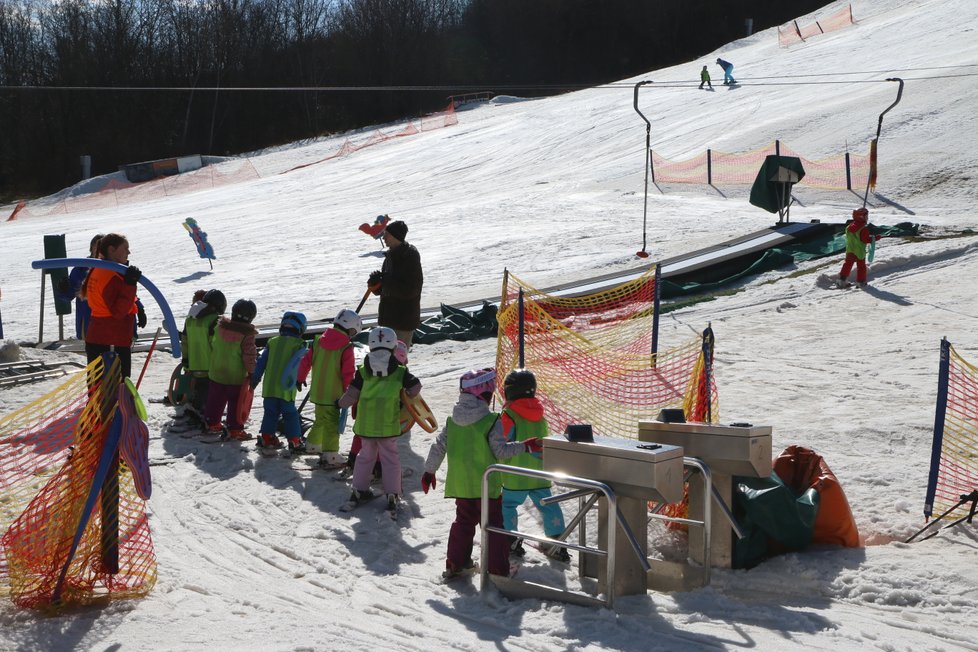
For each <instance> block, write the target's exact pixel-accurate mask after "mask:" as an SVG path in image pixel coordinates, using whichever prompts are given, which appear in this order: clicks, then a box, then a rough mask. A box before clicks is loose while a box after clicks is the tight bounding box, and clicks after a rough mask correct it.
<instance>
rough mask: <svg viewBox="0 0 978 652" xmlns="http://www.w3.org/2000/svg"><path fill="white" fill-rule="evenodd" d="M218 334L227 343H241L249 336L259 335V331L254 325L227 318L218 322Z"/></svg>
mask: <svg viewBox="0 0 978 652" xmlns="http://www.w3.org/2000/svg"><path fill="white" fill-rule="evenodd" d="M215 333H216V334H219V335H220V337H221V338H222V339H224V340H225V341H227V342H240V341H241V340H243V339H244V338H245V337H246V336H248V335H252V336H254V335H257V334H258V329H257V328H255V327H254V326H253V325H252V324H246V323H244V322H240V321H231V320H230V319H228V318H227V317H220V318H219V319H218V320H217V329H216V330H215Z"/></svg>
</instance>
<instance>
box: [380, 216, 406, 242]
mask: <svg viewBox="0 0 978 652" xmlns="http://www.w3.org/2000/svg"><path fill="white" fill-rule="evenodd" d="M385 231H387V232H388V233H390V234H391V237H393V238H394V239H396V240H400V241H401V242H404V238H406V237H407V232H408V227H407V224H405V223H404V222H402V221H401V220H395V221H393V222H391V223H390V224H388V225H387V228H386V229H385Z"/></svg>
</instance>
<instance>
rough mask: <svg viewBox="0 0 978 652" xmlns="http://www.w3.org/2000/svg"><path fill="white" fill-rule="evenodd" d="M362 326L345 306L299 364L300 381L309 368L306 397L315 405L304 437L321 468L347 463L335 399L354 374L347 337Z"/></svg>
mask: <svg viewBox="0 0 978 652" xmlns="http://www.w3.org/2000/svg"><path fill="white" fill-rule="evenodd" d="M361 330H363V322H362V321H361V320H360V315H358V314H357V313H356V312H354V311H352V310H348V309H346V308H344V309H343V310H340V311H339V313H338V314H337V315H336V317H335V318H334V319H333V327H332V328H329V329H327V330H326V331H325V332H324V333H323V334H322V335H320V336H318V337H316V339H315V341H314V342H313V344H312V347H311V348H310V349H309V351H308V352H307V353H306V355H305V356H304V357H303V358H302V362H301V363H300V364H299V382H305V379H306V376H307V374H309V372H310V371H311V372H312V380H311V382H310V384H309V400H310V401H312V403H313V405H315V406H316V418H315V420H314V421H313V424H312V428H310V430H309V435H308V437H307V438H306V452H308V453H318V454H319V466H321V467H322V468H334V467H340V466H343V465H344V464H346V459H347V458H346V456H345V455H340V452H339V450H340V409H339V408H338V407H336V400H337V399H338V398H339V397H341V396H342V395H343V393H344V392H346V388H347V387H349V386H350V382H351V381H352V380H353V377H354V376H355V375H356V370H357V368H356V360H355V358H354V355H353V346H352V345H351V344H350V339H351V338H353V337H356V335H357V334H359V333H360V331H361Z"/></svg>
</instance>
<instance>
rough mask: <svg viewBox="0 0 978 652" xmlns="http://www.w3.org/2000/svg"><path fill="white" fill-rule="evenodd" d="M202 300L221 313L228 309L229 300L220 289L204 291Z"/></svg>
mask: <svg viewBox="0 0 978 652" xmlns="http://www.w3.org/2000/svg"><path fill="white" fill-rule="evenodd" d="M201 301H203V302H204V303H206V304H207V305H209V306H210V307H211V308H213V309H214V312H216V313H217V314H219V315H223V314H224V311H225V310H227V309H228V300H227V299H226V298H224V293H223V292H221V291H220V290H208V291H207V292H204V298H203V299H201Z"/></svg>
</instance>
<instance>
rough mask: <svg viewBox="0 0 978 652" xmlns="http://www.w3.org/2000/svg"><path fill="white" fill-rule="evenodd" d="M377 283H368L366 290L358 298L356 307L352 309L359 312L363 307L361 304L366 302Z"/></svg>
mask: <svg viewBox="0 0 978 652" xmlns="http://www.w3.org/2000/svg"><path fill="white" fill-rule="evenodd" d="M377 287H378V286H377V285H368V286H367V291H366V292H364V293H363V298H362V299H360V303H358V304H357V309H356V310H355V311H354V312H356V313H357V314H360V309H361V308H363V304H365V303H367V299H368V298H370V293H371V292H373V291H374V290H376V289H377Z"/></svg>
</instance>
